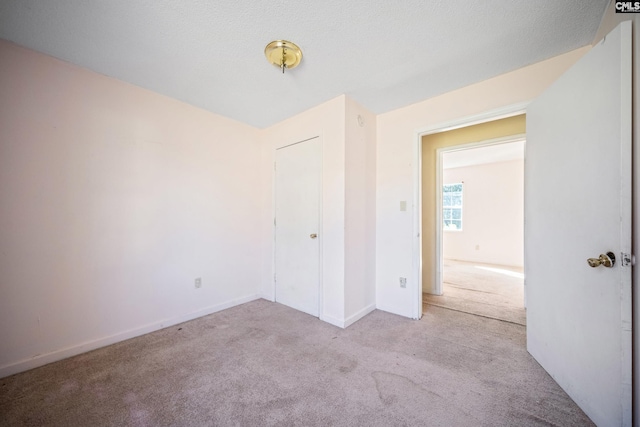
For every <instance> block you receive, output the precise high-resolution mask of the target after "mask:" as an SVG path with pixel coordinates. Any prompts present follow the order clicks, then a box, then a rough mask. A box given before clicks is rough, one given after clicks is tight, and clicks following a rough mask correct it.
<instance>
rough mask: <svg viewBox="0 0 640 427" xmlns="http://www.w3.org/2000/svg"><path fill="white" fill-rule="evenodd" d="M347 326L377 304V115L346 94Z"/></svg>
mask: <svg viewBox="0 0 640 427" xmlns="http://www.w3.org/2000/svg"><path fill="white" fill-rule="evenodd" d="M345 101H346V111H345V118H344V119H345V131H346V134H345V174H346V176H345V209H346V211H345V309H344V310H345V314H344V316H345V320H344V321H345V326H348V325H350V324H352V323H353V322H355V321H357V320H358V319H360V318H362V317H363V316H364V315H366V314H367V313H369V312H371V311H373V310H374V309H375V306H376V286H375V283H376V280H375V274H376V269H375V262H376V187H375V185H376V116H375V114H373V113H372V112H370V111H369V110H367V109H366V108H364V107H362V106H361V105H359V104H358V103H357V102H355V101H353V100H352V99H351V98H349V97H345Z"/></svg>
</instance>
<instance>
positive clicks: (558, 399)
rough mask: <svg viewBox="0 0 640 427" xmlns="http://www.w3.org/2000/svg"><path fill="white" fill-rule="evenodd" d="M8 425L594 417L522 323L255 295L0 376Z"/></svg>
mask: <svg viewBox="0 0 640 427" xmlns="http://www.w3.org/2000/svg"><path fill="white" fill-rule="evenodd" d="M0 425H2V426H385V427H387V426H474V427H477V426H491V427H495V426H590V425H592V423H591V422H590V421H589V419H588V418H587V417H586V416H585V415H584V413H583V412H582V411H581V410H580V409H579V408H578V407H577V406H576V405H575V404H574V403H573V401H571V399H570V398H569V397H568V396H567V395H566V394H565V393H564V391H562V389H560V387H559V386H558V385H557V384H556V383H555V382H554V381H553V379H552V378H551V377H549V376H548V375H547V374H546V373H545V371H544V370H543V369H542V368H541V367H540V366H539V365H538V364H537V363H536V362H535V360H533V358H532V357H531V356H530V355H529V354H528V353H527V351H526V349H525V328H524V327H522V326H520V325H516V324H513V323H507V322H502V321H497V320H493V319H488V318H484V317H478V316H473V315H469V314H465V313H460V312H457V311H453V310H446V309H442V308H440V307H435V306H427V307H426V311H425V313H424V316H423V318H422V320H420V321H415V320H410V319H406V318H403V317H399V316H395V315H392V314H389V313H385V312H382V311H374V312H373V313H371V314H369V315H368V316H366V317H365V318H363V319H362V320H360V321H358V322H357V323H355V324H354V325H352V326H351V327H349V328H347V329H339V328H336V327H334V326H331V325H329V324H327V323H325V322H322V321H320V320H318V319H316V318H313V317H311V316H308V315H306V314H303V313H300V312H298V311H295V310H293V309H290V308H288V307H285V306H283V305H280V304H276V303H271V302H268V301H265V300H258V301H253V302H250V303H247V304H244V305H241V306H237V307H234V308H231V309H228V310H225V311H222V312H219V313H215V314H212V315H209V316H206V317H203V318H200V319H197V320H194V321H191V322H187V323H183V324H181V325H178V326H174V327H170V328H166V329H164V330H161V331H157V332H154V333H151V334H148V335H145V336H142V337H138V338H134V339H131V340H128V341H124V342H121V343H118V344H114V345H112V346H109V347H105V348H103V349H99V350H95V351H92V352H89V353H85V354H82V355H79V356H76V357H73V358H70V359H67V360H63V361H60V362H56V363H52V364H49V365H47V366H43V367H41V368H37V369H33V370H31V371H28V372H24V373H21V374H17V375H14V376H11V377H7V378H2V379H0Z"/></svg>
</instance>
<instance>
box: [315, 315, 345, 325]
mask: <svg viewBox="0 0 640 427" xmlns="http://www.w3.org/2000/svg"><path fill="white" fill-rule="evenodd" d="M320 320H322V321H323V322H327V323H331V324H332V325H333V326H337V327H338V328H342V329H344V327H345V326H344V320H341V319H338V318H337V317H333V316H328V315H326V314H324V315H322V317H320Z"/></svg>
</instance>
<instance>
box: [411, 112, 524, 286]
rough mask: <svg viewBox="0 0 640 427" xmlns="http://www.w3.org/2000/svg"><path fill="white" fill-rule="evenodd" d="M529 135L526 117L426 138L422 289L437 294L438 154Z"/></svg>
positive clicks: (423, 155)
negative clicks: (518, 135) (491, 140)
mask: <svg viewBox="0 0 640 427" xmlns="http://www.w3.org/2000/svg"><path fill="white" fill-rule="evenodd" d="M525 131H526V121H525V116H524V115H518V116H514V117H508V118H505V119H501V120H494V121H491V122H487V123H481V124H477V125H473V126H467V127H463V128H460V129H455V130H451V131H448V132H439V133H434V134H431V135H425V136H423V137H422V268H423V273H422V289H423V291H424V292H431V293H433V292H434V290H435V283H434V274H433V272H434V271H435V270H436V265H435V259H436V251H437V250H438V248H436V194H437V193H436V173H437V170H436V165H437V150H438V149H440V148H446V147H453V146H456V145H462V144H468V143H471V142H480V141H485V140H489V139H495V138H501V137H505V136H510V135H517V134H523V133H525Z"/></svg>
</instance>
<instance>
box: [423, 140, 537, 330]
mask: <svg viewBox="0 0 640 427" xmlns="http://www.w3.org/2000/svg"><path fill="white" fill-rule="evenodd" d="M524 144H525V140H524V137H523V136H519V135H518V136H515V137H504V138H499V139H495V140H488V141H484V142H480V143H471V144H464V145H461V146H453V147H446V148H441V149H438V150H437V162H438V167H437V168H436V169H437V171H438V174H439V176H438V177H437V178H439V179H437V180H436V186H437V188H438V189H440V191H437V193H436V195H437V197H438V200H437V201H436V202H437V203H436V206H438V208H437V209H438V212H439V213H440V214H441V219H440V220H439V221H437V223H436V227H438V224H441V225H440V230H436V235H438V232H439V235H440V236H439V237H440V239H436V240H440V241H441V242H442V244H441V246H440V250H439V251H438V252H437V253H436V255H437V256H439V258H440V260H439V261H438V262H439V263H441V265H442V275H441V277H440V278H439V280H438V281H437V282H436V292H435V293H434V294H429V293H426V294H425V295H424V302H425V304H429V305H435V306H440V307H444V308H448V309H452V310H457V311H462V312H466V313H471V314H475V315H479V316H484V317H489V318H494V319H498V320H504V321H508V322H512V323H516V324H520V325H523V326H524V325H525V323H526V315H525V311H524V254H523V248H524V241H523V234H524V206H523V204H524Z"/></svg>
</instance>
